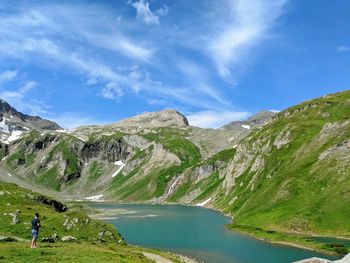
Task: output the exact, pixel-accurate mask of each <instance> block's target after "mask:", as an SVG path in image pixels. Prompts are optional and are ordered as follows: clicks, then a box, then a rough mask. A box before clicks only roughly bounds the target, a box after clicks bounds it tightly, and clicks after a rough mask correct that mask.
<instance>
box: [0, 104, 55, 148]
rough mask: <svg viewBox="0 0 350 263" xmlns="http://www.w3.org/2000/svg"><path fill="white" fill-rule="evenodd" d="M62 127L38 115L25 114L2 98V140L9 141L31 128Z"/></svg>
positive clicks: (0, 106)
mask: <svg viewBox="0 0 350 263" xmlns="http://www.w3.org/2000/svg"><path fill="white" fill-rule="evenodd" d="M58 129H61V127H60V126H59V125H58V124H57V123H55V122H52V121H49V120H45V119H42V118H41V117H38V116H30V115H26V114H23V113H21V112H19V111H17V110H16V109H15V108H13V107H12V106H11V105H10V104H8V103H7V102H6V101H4V100H0V141H1V142H4V143H9V142H11V141H14V140H16V139H18V138H20V137H21V134H23V133H25V132H29V131H31V130H38V131H51V130H58Z"/></svg>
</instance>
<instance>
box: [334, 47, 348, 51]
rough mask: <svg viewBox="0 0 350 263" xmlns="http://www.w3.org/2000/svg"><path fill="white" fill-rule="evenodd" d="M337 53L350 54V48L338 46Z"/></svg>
mask: <svg viewBox="0 0 350 263" xmlns="http://www.w3.org/2000/svg"><path fill="white" fill-rule="evenodd" d="M335 50H336V51H337V52H349V51H350V46H338V47H336V48H335Z"/></svg>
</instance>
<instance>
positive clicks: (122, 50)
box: [0, 0, 286, 122]
mask: <svg viewBox="0 0 350 263" xmlns="http://www.w3.org/2000/svg"><path fill="white" fill-rule="evenodd" d="M204 2H205V1H203V2H201V3H200V4H198V5H195V8H193V10H190V15H188V14H187V16H186V17H185V16H184V17H183V18H184V19H180V20H179V19H178V17H177V16H178V14H176V16H174V17H171V16H172V15H173V14H174V13H175V12H172V10H173V7H171V8H172V10H170V11H169V7H168V6H166V5H162V6H160V8H159V5H158V7H157V8H155V7H154V6H155V5H153V3H154V2H152V1H147V0H132V1H129V2H123V3H122V4H120V3H118V4H116V5H114V4H104V3H103V1H101V2H91V1H88V2H85V1H78V2H71V1H68V2H64V3H61V2H56V1H50V3H47V2H41V3H40V1H39V2H37V1H33V2H30V1H29V2H23V3H22V4H20V5H18V7H16V8H15V12H1V13H0V19H1V23H0V36H1V37H0V59H2V60H3V61H5V60H6V59H8V58H11V59H15V60H17V61H19V62H23V61H25V62H26V63H28V65H30V66H33V67H37V68H40V69H41V70H47V71H52V72H56V71H57V72H58V74H60V73H62V72H63V73H62V75H65V76H66V75H69V77H71V76H72V75H73V76H74V77H77V78H76V79H79V80H81V83H80V84H83V85H86V86H87V87H89V88H91V89H93V90H94V92H95V94H96V95H97V96H100V97H103V98H105V99H108V100H115V101H117V102H121V101H122V100H123V98H130V97H131V96H130V95H132V96H139V97H142V99H144V101H145V102H146V103H147V102H148V103H149V104H151V105H155V104H157V105H174V106H176V107H183V108H185V109H188V108H190V109H191V110H193V109H194V110H196V111H201V112H206V115H205V116H206V118H207V120H208V122H209V119H208V118H209V117H210V116H214V115H215V114H216V115H215V116H216V117H217V118H219V119H220V118H223V116H225V114H224V112H229V110H230V109H232V108H233V105H232V102H231V101H230V99H228V96H227V91H226V90H225V89H226V88H227V87H231V86H232V85H233V84H234V83H235V82H236V81H237V79H236V75H235V73H236V72H237V71H240V70H241V69H242V68H244V67H245V66H244V65H246V64H249V63H250V61H251V60H252V59H251V58H252V57H253V54H254V53H255V50H256V49H258V48H259V46H260V44H261V42H262V41H263V40H264V39H266V38H268V37H269V35H270V32H271V31H272V30H271V29H273V28H274V26H275V25H276V22H277V21H278V18H279V17H280V16H281V14H282V11H283V7H284V5H285V3H286V0H267V1H266V0H256V1H254V3H253V2H252V1H249V0H237V1H230V0H218V1H214V2H205V3H204ZM150 3H151V4H150ZM118 7H121V8H118ZM134 8H135V10H136V20H135V16H134V15H133V14H130V12H129V11H130V9H134ZM123 10H124V11H125V10H128V11H127V12H124V11H123ZM165 16H167V17H166V19H165ZM181 18H182V17H181ZM140 21H141V22H140ZM242 65H243V66H242ZM2 74H3V75H2ZM11 74H12V75H11ZM16 74H17V73H16V72H14V71H13V72H11V71H9V72H7V73H6V74H5V73H4V72H3V73H0V84H1V83H2V82H5V81H11V79H12V78H16ZM223 79H224V80H226V81H227V82H228V83H226V82H225V81H223ZM38 82H39V83H40V81H38ZM22 88H24V86H23V87H22ZM78 88H79V83H78V85H77V89H78ZM26 89H28V91H27V92H29V90H30V86H27V87H26ZM7 92H10V91H7ZM11 92H12V93H7V96H9V97H11V96H12V97H13V98H14V97H17V98H19V99H21V98H22V99H23V94H25V93H26V92H24V90H22V92H21V90H20V89H18V90H15V91H11ZM4 95H6V94H4ZM73 95H74V94H72V96H73ZM21 96H22V97H21ZM72 100H73V99H72ZM37 104H38V103H37ZM42 109H43V110H42V112H44V111H45V110H46V111H47V109H45V107H42ZM212 109H215V110H212ZM218 109H219V110H218ZM208 110H212V111H208ZM33 111H35V112H39V111H40V110H38V109H37V110H33ZM209 113H211V114H209ZM214 113H215V114H214ZM200 116H201V117H202V119H203V118H204V117H205V116H204V115H201V114H197V115H193V117H196V118H197V120H199V119H198V118H199V117H200ZM213 118H214V117H213Z"/></svg>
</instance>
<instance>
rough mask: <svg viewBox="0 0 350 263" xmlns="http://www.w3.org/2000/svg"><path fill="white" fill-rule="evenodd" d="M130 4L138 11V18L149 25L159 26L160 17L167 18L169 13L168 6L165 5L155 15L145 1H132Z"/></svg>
mask: <svg viewBox="0 0 350 263" xmlns="http://www.w3.org/2000/svg"><path fill="white" fill-rule="evenodd" d="M129 4H130V5H131V6H133V7H134V8H135V9H136V17H137V18H138V19H140V20H142V21H143V22H144V23H145V24H148V25H151V24H157V25H158V24H159V17H161V16H166V15H167V14H168V12H169V8H168V6H166V5H164V6H162V7H161V8H160V9H158V10H156V11H155V12H154V13H153V12H152V11H151V9H150V7H149V3H148V2H147V1H144V0H139V1H136V2H131V1H130V2H129Z"/></svg>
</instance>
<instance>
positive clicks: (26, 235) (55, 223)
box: [0, 183, 182, 263]
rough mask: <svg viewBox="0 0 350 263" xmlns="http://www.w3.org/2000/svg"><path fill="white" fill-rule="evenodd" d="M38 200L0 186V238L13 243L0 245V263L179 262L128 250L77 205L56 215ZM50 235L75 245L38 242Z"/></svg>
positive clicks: (169, 256)
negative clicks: (35, 234)
mask: <svg viewBox="0 0 350 263" xmlns="http://www.w3.org/2000/svg"><path fill="white" fill-rule="evenodd" d="M40 196H41V195H39V194H36V193H33V192H31V191H28V190H25V189H22V188H20V187H18V186H16V185H13V184H7V183H0V236H2V237H12V238H15V239H17V241H13V242H0V262H11V263H13V262H38V261H39V262H84V263H85V262H91V263H92V262H125V263H126V262H131V263H136V262H137V263H143V262H150V263H151V262H154V261H152V260H150V259H148V258H146V257H145V256H144V255H143V253H142V252H150V253H153V254H157V255H161V256H162V257H163V258H166V259H169V260H171V262H175V263H176V262H182V261H181V260H180V259H179V258H178V257H177V256H175V255H172V254H169V253H167V252H160V251H155V250H151V249H145V248H140V247H137V248H136V247H132V246H128V245H127V244H126V243H125V242H124V241H123V239H122V238H121V236H120V235H119V234H118V232H117V231H116V229H115V228H114V227H113V226H112V225H109V224H106V223H104V222H100V221H96V220H93V219H91V218H89V217H88V216H87V214H86V212H85V208H84V209H83V207H82V206H81V205H77V204H71V205H70V206H69V208H68V210H67V211H66V212H63V213H59V212H57V211H56V210H55V209H53V207H51V206H48V205H45V204H43V203H42V202H40V201H38V200H39V199H38V197H40ZM47 199H48V200H49V198H47ZM35 212H39V213H40V214H41V224H42V228H41V230H40V236H39V242H38V249H30V239H31V233H30V229H31V225H30V222H31V220H32V218H33V214H34V213H35ZM10 213H17V218H18V219H19V220H20V221H19V223H17V224H11V222H12V216H11V215H10ZM67 219H68V220H69V221H70V222H71V221H72V220H76V221H75V226H74V227H73V228H70V229H67V228H66V227H65V226H64V225H63V224H64V222H65V221H66V220H67ZM101 233H104V234H103V235H101ZM53 234H57V235H58V236H60V237H62V236H68V235H69V236H73V237H75V238H77V239H78V241H77V242H74V243H66V242H61V241H57V242H55V243H41V242H40V239H41V237H51V235H53ZM0 239H1V238H0Z"/></svg>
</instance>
